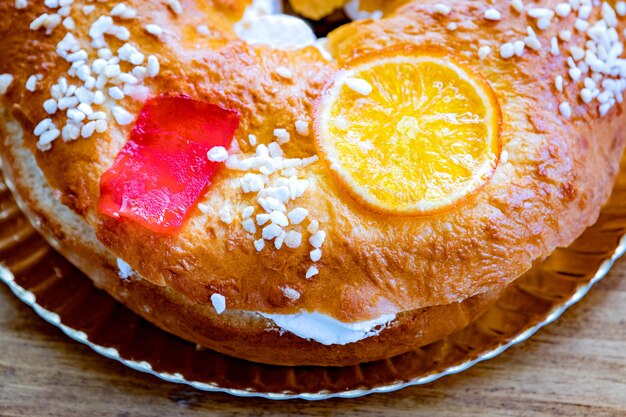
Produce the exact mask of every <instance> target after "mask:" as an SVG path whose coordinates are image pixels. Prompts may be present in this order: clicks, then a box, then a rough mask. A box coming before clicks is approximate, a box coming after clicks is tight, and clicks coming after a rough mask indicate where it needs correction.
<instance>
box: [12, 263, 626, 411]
mask: <svg viewBox="0 0 626 417" xmlns="http://www.w3.org/2000/svg"><path fill="white" fill-rule="evenodd" d="M207 415H210V416H227V415H237V416H240V415H251V416H252V415H254V416H263V415H268V416H269V415H272V416H273V415H307V416H318V415H334V416H344V415H362V416H382V415H405V416H416V415H424V416H455V417H458V416H466V415H467V416H469V415H472V416H474V415H479V416H545V415H550V416H561V415H562V416H590V415H593V416H594V417H600V416H610V417H615V416H626V260H625V259H623V260H622V261H620V262H619V263H618V264H617V265H616V267H615V268H614V270H613V272H612V273H611V274H610V275H609V276H608V277H607V278H605V279H604V280H603V281H602V282H601V283H600V284H598V285H597V286H596V287H595V288H594V289H593V290H592V292H591V293H590V294H589V295H588V296H587V297H586V298H585V299H584V300H583V301H582V302H581V303H580V304H578V305H576V306H574V307H573V308H572V309H570V310H569V311H568V312H567V313H566V314H565V315H564V316H563V317H562V318H561V319H559V321H558V322H557V323H555V324H553V325H551V326H548V327H547V328H545V329H544V330H542V331H540V332H539V333H538V334H537V335H535V337H533V338H532V339H530V340H529V341H527V342H525V343H523V344H522V345H520V346H517V347H514V348H512V349H510V350H509V351H507V352H505V353H504V354H502V355H501V356H499V357H497V358H495V359H493V360H490V361H488V362H484V363H482V364H479V365H477V366H475V367H474V368H472V369H470V370H469V371H467V372H464V373H462V374H459V375H455V376H450V377H446V378H444V379H441V380H439V381H436V382H435V383H432V384H430V385H427V386H424V387H415V388H408V389H405V390H403V391H400V392H397V393H393V394H385V395H374V396H370V397H366V398H361V399H354V400H331V401H324V402H311V403H307V402H304V401H289V402H271V401H265V400H260V399H240V398H234V397H230V396H228V395H224V394H206V393H202V392H198V391H195V390H193V389H189V388H186V387H183V386H179V385H174V384H170V383H166V382H162V381H160V380H157V379H156V378H154V377H151V376H147V375H143V374H140V373H138V372H135V371H133V370H131V369H128V368H126V367H124V366H122V365H120V364H118V363H116V362H114V361H111V360H108V359H105V358H103V357H101V356H99V355H97V354H96V353H94V352H92V351H91V350H90V349H89V348H87V347H85V346H82V345H80V344H78V343H76V342H73V341H71V340H70V339H68V338H67V337H65V336H64V335H63V334H61V332H60V331H59V330H57V329H56V328H54V327H53V326H51V325H49V324H47V323H45V322H44V321H43V320H42V319H40V318H39V317H38V316H37V315H36V314H35V313H34V312H33V311H32V310H31V309H30V308H28V307H27V306H25V305H24V304H22V303H21V302H19V301H18V300H17V299H16V298H15V297H14V296H13V295H12V294H11V293H10V291H9V290H8V289H7V288H6V287H5V286H4V285H0V416H3V417H4V416H7V417H8V416H18V417H30V416H63V417H66V416H80V417H88V416H98V417H100V416H118V417H123V416H129V417H130V416H132V417H137V416H150V417H152V416H159V417H165V416H167V417H169V416H207Z"/></svg>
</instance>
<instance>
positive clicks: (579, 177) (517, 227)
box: [0, 0, 626, 355]
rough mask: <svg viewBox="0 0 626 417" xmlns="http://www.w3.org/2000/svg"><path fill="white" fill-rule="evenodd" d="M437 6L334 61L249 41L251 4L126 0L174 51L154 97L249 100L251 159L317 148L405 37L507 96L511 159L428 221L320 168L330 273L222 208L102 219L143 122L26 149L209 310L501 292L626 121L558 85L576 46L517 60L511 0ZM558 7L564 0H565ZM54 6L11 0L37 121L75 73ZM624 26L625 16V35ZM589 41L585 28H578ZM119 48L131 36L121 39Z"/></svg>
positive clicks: (229, 183) (366, 32)
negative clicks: (344, 99) (351, 93)
mask: <svg viewBox="0 0 626 417" xmlns="http://www.w3.org/2000/svg"><path fill="white" fill-rule="evenodd" d="M435 3H437V2H436V1H413V2H411V3H409V4H407V5H405V6H403V7H402V8H400V9H399V10H397V11H396V12H394V13H393V14H392V15H390V16H388V17H387V18H386V19H383V20H381V21H377V22H373V21H362V22H355V23H352V24H350V25H346V26H344V27H342V28H340V29H339V30H338V31H336V32H335V33H332V34H331V35H330V37H329V44H328V47H329V49H330V51H331V52H332V53H333V55H334V56H335V58H336V62H328V61H326V60H324V59H323V57H322V56H321V54H320V53H319V52H318V50H317V49H315V48H313V47H309V48H304V49H301V50H297V51H279V50H272V49H271V48H269V47H265V46H254V47H253V46H249V45H247V44H245V43H244V42H242V41H240V40H237V39H236V38H235V36H234V34H233V31H232V28H231V26H232V23H233V21H234V20H235V19H236V18H237V16H239V15H240V13H241V8H240V7H239V6H240V5H241V4H242V3H240V2H236V1H234V0H233V1H231V2H227V1H222V2H213V3H207V2H203V1H191V0H188V1H183V2H182V5H183V8H184V10H185V13H183V14H181V15H176V14H174V13H172V12H171V11H170V10H169V9H168V8H167V7H166V6H164V5H163V4H161V3H160V2H147V1H140V0H132V1H129V2H127V4H128V5H129V6H132V7H135V8H136V9H138V10H141V13H139V14H138V16H137V17H136V18H135V21H134V24H133V25H132V26H130V27H129V29H130V31H131V37H132V40H133V42H136V43H137V44H139V45H140V46H141V49H142V50H143V51H144V52H145V53H146V54H154V55H156V56H158V58H159V60H160V62H161V73H160V75H159V76H158V77H157V78H154V79H150V80H147V81H146V82H145V83H146V85H147V86H148V87H149V88H150V89H151V93H152V94H154V95H156V94H160V93H168V92H180V93H186V94H189V95H191V96H192V97H195V98H199V99H208V100H210V101H213V102H215V103H220V104H222V105H224V106H226V107H232V108H236V109H237V110H239V111H240V112H241V114H242V124H241V126H240V128H239V130H238V132H237V133H236V137H237V138H238V139H240V140H239V146H240V147H241V151H242V152H244V153H245V152H250V151H251V148H250V146H249V145H248V144H247V142H246V141H245V140H242V139H243V138H246V137H247V135H248V134H255V135H256V136H257V137H258V138H259V141H260V142H261V143H268V142H269V141H270V140H272V136H273V135H272V132H273V130H274V129H275V128H278V127H282V128H286V129H288V130H289V131H290V132H291V137H292V140H291V141H290V142H289V143H288V144H286V145H284V146H283V149H284V150H285V152H286V153H287V154H288V155H289V156H291V157H302V156H308V155H311V154H313V153H314V152H315V147H314V144H313V137H312V133H311V134H310V135H309V136H304V137H303V136H300V135H297V134H295V129H294V128H293V126H294V122H295V121H296V120H304V121H308V122H309V123H310V124H311V121H312V113H313V103H314V102H315V99H316V98H317V97H318V95H319V94H320V92H321V91H322V89H323V87H324V85H325V83H326V82H327V80H328V79H329V77H330V76H331V75H332V74H333V72H335V71H336V69H337V68H338V67H339V66H341V65H343V63H345V62H347V61H349V60H351V59H353V58H354V57H356V56H359V55H361V54H364V53H366V52H368V51H373V50H376V49H380V48H384V47H386V46H390V45H397V44H402V43H408V44H418V45H422V46H424V45H425V46H432V47H438V48H445V49H449V50H453V51H456V53H460V54H462V55H463V56H464V58H465V59H466V60H467V61H468V63H469V65H471V66H472V67H473V68H475V69H476V70H477V71H480V72H481V73H482V74H483V75H484V76H485V78H486V79H487V80H488V81H489V82H490V83H491V85H492V87H493V89H494V90H495V92H496V94H497V96H498V100H499V102H500V105H501V107H502V113H503V117H504V125H503V145H504V147H503V149H504V150H505V151H506V152H507V154H508V155H509V157H508V162H506V163H502V164H501V165H500V166H499V168H498V170H497V172H496V173H495V175H494V177H493V178H492V180H491V182H490V183H489V184H487V186H485V187H484V188H483V189H482V191H481V192H480V193H479V194H478V195H476V196H475V197H474V198H472V199H471V200H469V201H468V202H467V203H466V204H464V205H463V206H461V207H458V208H456V209H454V210H452V211H450V212H447V213H444V214H441V215H438V216H432V217H427V218H389V217H385V216H379V215H376V214H373V213H370V212H368V211H365V210H364V209H362V208H361V207H360V206H359V205H358V204H357V203H355V202H354V201H352V200H351V199H350V198H349V197H347V196H346V195H345V193H343V192H342V191H341V190H340V189H338V187H337V185H336V184H335V183H334V182H333V181H332V179H331V177H330V175H329V173H328V172H327V170H326V169H325V167H324V165H323V164H322V163H316V164H314V165H312V166H310V167H309V168H308V169H309V172H308V175H309V178H310V180H311V183H312V186H311V188H309V190H308V191H307V193H306V194H304V196H303V197H302V198H301V199H300V200H299V203H298V204H299V205H300V206H303V207H306V208H307V209H308V210H309V211H310V212H311V215H312V217H314V218H317V219H319V221H320V224H321V225H322V227H323V228H324V230H325V231H326V233H327V239H326V241H325V243H324V247H323V252H324V256H323V258H322V260H321V261H320V262H319V270H320V274H319V275H318V276H316V277H315V278H314V279H311V280H306V279H304V278H303V277H304V274H305V272H306V268H308V263H307V262H306V261H307V260H308V255H309V254H308V248H306V247H304V246H303V247H301V248H300V249H296V250H292V251H289V252H285V251H280V252H279V251H275V250H274V249H273V248H269V249H266V250H264V251H263V252H262V253H257V251H256V250H255V249H254V246H253V245H252V240H251V238H250V237H249V236H248V235H247V233H246V232H244V231H243V229H242V228H241V224H240V220H235V222H234V223H233V224H232V225H225V224H224V223H222V222H220V221H219V219H218V218H217V215H215V216H214V217H211V216H203V215H201V213H200V212H199V211H198V212H194V214H193V215H192V216H191V219H190V220H189V222H188V223H187V224H186V225H185V226H184V228H183V229H182V230H181V231H180V233H178V234H176V235H174V236H161V235H156V234H154V233H150V232H148V231H147V230H145V229H143V228H141V227H140V226H137V225H134V224H131V223H120V222H118V221H116V220H113V219H110V218H106V217H104V216H102V215H101V214H99V213H98V211H97V209H96V203H97V201H98V196H99V179H100V176H101V175H102V173H103V172H104V171H105V170H106V169H108V168H109V167H110V166H111V164H112V163H113V160H114V158H115V156H116V155H117V153H118V151H119V150H120V148H121V147H122V146H123V145H124V143H125V141H126V138H127V137H128V132H129V129H130V127H129V126H126V127H120V126H117V125H115V124H114V123H112V124H110V127H109V129H108V131H107V132H106V133H104V134H98V135H95V136H94V137H92V138H90V139H85V140H83V139H79V140H77V141H73V142H63V141H61V140H57V141H55V142H54V144H53V147H52V149H51V150H50V151H47V152H39V151H36V148H35V144H36V138H35V137H34V136H33V135H32V134H30V133H29V134H27V135H26V137H25V140H26V145H27V146H28V148H29V149H31V150H33V152H35V153H36V157H37V161H38V164H39V167H40V168H41V170H42V171H43V173H44V174H45V176H46V179H47V181H48V182H49V184H50V186H51V187H52V188H53V189H54V190H55V192H56V193H57V194H58V196H59V198H60V199H61V201H62V202H63V203H64V204H66V205H67V206H68V207H70V208H71V209H72V210H74V211H75V212H76V213H78V214H79V215H81V216H82V217H83V218H84V219H85V220H86V221H87V222H88V223H89V225H90V226H91V227H92V228H93V229H94V230H95V231H96V234H97V236H98V238H99V239H100V240H101V241H102V242H103V243H104V245H105V246H106V247H107V248H109V249H110V250H111V251H112V252H113V253H114V254H115V255H116V256H118V257H120V258H122V259H124V260H125V261H126V262H128V263H129V264H130V265H131V266H132V267H133V269H135V270H136V271H137V272H138V273H139V274H140V275H141V276H142V277H143V278H144V279H145V280H147V281H149V282H150V283H152V284H154V285H155V286H159V287H162V288H163V291H166V290H167V291H168V292H169V293H171V294H176V297H181V298H184V299H185V300H186V301H185V302H188V303H191V304H193V305H195V304H198V305H200V306H209V307H210V297H211V295H213V294H214V293H219V294H222V295H224V296H225V297H226V300H227V303H228V308H229V309H234V310H248V311H261V312H267V313H285V314H286V313H295V312H298V311H302V310H304V311H318V312H321V313H324V314H327V315H329V316H332V317H334V318H336V319H338V320H341V321H346V322H353V321H364V320H369V319H372V318H374V317H378V316H380V315H382V314H388V313H402V312H408V311H416V310H420V309H423V308H426V307H434V306H441V305H448V304H451V303H457V302H462V301H464V300H467V299H469V298H470V297H473V296H476V295H478V294H482V293H488V292H497V291H499V290H500V289H502V288H503V287H505V286H506V285H508V284H509V283H510V282H512V281H513V280H515V279H516V278H517V277H519V276H520V275H521V274H522V273H523V272H525V271H526V270H527V269H528V268H530V266H531V264H532V263H533V262H534V261H535V260H537V259H539V258H542V257H545V256H547V255H548V254H549V253H551V252H552V251H553V250H554V249H555V248H556V247H558V246H565V245H568V244H569V243H570V242H572V241H573V240H574V239H575V238H576V237H577V236H579V235H580V233H582V231H583V230H584V229H585V228H586V227H587V226H589V225H591V224H592V223H593V222H594V221H595V220H596V218H597V216H598V213H599V210H600V207H601V205H602V204H603V203H604V202H605V201H606V199H607V198H608V196H609V193H610V190H611V187H612V184H613V182H614V179H615V176H616V174H617V171H618V167H619V160H620V156H621V154H622V152H623V149H624V144H625V137H624V133H623V132H622V131H621V130H620V127H621V126H622V125H623V124H624V122H626V117H625V116H624V114H623V105H621V104H618V105H616V106H615V107H614V108H613V109H612V110H610V112H609V113H608V114H607V115H606V116H604V117H603V118H600V117H599V116H598V115H597V111H596V109H595V108H592V107H591V106H589V105H586V104H584V103H582V102H581V101H579V100H578V98H577V96H578V94H579V88H578V87H576V86H575V85H574V83H568V84H567V85H566V86H565V88H564V91H563V93H558V92H557V91H556V90H555V89H554V86H553V85H554V82H553V80H554V77H555V74H557V73H563V72H565V69H566V68H567V64H566V56H565V55H563V54H562V55H558V56H554V55H552V54H551V53H550V52H549V50H546V49H542V50H540V51H528V52H526V54H525V55H524V56H523V57H521V58H519V59H517V58H516V59H512V60H503V59H500V57H499V56H498V54H497V51H498V49H499V45H500V44H501V43H502V42H504V41H506V40H509V39H518V38H523V37H524V36H525V34H526V25H527V23H528V22H526V18H524V17H520V15H518V14H516V12H515V11H513V10H512V9H511V8H510V2H509V1H508V0H501V1H496V2H494V5H495V6H496V7H497V8H498V9H499V10H500V11H501V12H502V14H503V18H502V19H501V20H500V21H498V22H486V21H485V20H484V18H483V13H484V9H485V6H484V5H483V3H482V2H476V1H471V0H453V1H448V2H447V4H449V5H450V6H451V7H452V12H451V13H450V14H449V15H448V16H446V17H445V18H444V17H442V16H441V15H440V14H438V13H436V12H435V11H434V7H435V6H434V5H435ZM544 3H545V5H547V6H550V7H553V6H555V5H556V4H557V3H558V2H557V1H556V0H549V1H545V2H544ZM75 4H77V5H79V4H80V2H75ZM115 4H116V2H112V1H109V2H98V3H94V5H95V6H96V7H97V11H96V12H94V13H95V15H97V14H98V13H106V12H107V11H108V10H110V9H111V7H112V6H113V5H115ZM43 11H44V8H43V6H40V5H38V4H37V5H34V4H33V5H31V6H30V7H29V8H27V9H25V10H21V11H19V12H18V11H16V10H15V9H14V8H13V1H9V0H1V1H0V16H3V17H2V18H1V19H0V39H3V49H2V50H1V51H0V73H10V74H13V75H14V76H15V82H14V84H13V86H12V88H11V89H10V90H9V92H8V94H7V95H5V96H4V97H2V103H3V106H4V107H5V108H7V109H10V110H11V112H12V114H13V115H14V117H15V118H17V119H18V120H19V121H20V122H21V123H22V125H23V126H24V128H25V130H26V131H27V132H32V131H33V128H34V126H35V125H36V124H37V122H38V121H39V120H42V119H44V118H45V117H47V115H46V114H45V112H44V111H43V110H42V103H43V101H44V100H45V99H46V98H47V91H48V89H49V87H50V85H51V84H52V83H53V82H55V81H56V79H57V78H58V77H59V76H61V75H62V74H64V73H65V72H66V71H67V67H68V64H67V63H66V62H64V61H63V60H62V59H61V58H59V57H58V56H57V55H56V54H55V52H54V49H55V45H56V44H57V42H59V40H61V38H62V37H63V34H64V31H62V30H56V31H54V32H53V33H52V34H51V35H50V36H45V35H44V34H43V32H41V31H39V32H33V31H30V30H29V29H28V25H29V23H30V22H31V21H32V20H33V19H34V18H35V17H36V16H38V15H39V14H40V13H42V12H43ZM593 13H594V14H597V13H600V12H599V10H594V12H593ZM574 18H575V17H574V16H573V15H571V16H570V17H568V18H565V19H562V20H559V21H554V22H553V23H552V25H551V26H550V27H549V28H548V29H547V30H545V31H544V32H541V33H540V34H539V36H540V38H541V40H542V43H544V44H546V43H548V44H549V40H550V38H551V37H553V36H556V35H557V33H558V32H559V31H560V30H561V29H564V28H571V27H572V23H573V19H574ZM448 21H454V22H455V23H456V24H457V28H456V30H454V31H451V30H450V29H449V28H448V27H447V25H446V23H447V22H448ZM206 22H208V25H209V26H210V28H211V29H212V30H213V31H214V32H215V33H216V36H214V37H211V38H202V37H198V36H196V34H195V31H194V29H193V28H195V26H196V25H197V24H200V23H206ZM76 23H77V25H78V28H77V29H76V30H75V31H74V32H75V34H76V36H77V38H79V39H85V38H86V32H87V30H88V24H87V19H85V20H84V21H81V20H79V19H76ZM148 23H157V24H158V25H159V26H161V27H163V28H165V29H166V34H165V35H164V36H162V38H161V40H157V39H155V38H154V37H151V36H148V35H147V34H146V33H145V32H144V30H143V29H142V27H143V26H144V25H146V24H148ZM623 29H624V25H623V24H621V23H620V26H619V30H618V31H619V32H620V33H621V31H622V30H623ZM580 36H581V35H580V34H578V33H577V32H575V33H574V34H573V39H579V40H580V39H582V38H580ZM25 39H28V40H29V41H28V42H25V41H24V40H25ZM111 43H112V44H115V46H116V47H119V46H120V45H121V43H122V42H118V43H115V42H111ZM484 45H490V46H491V48H492V49H493V50H494V51H496V52H494V53H493V54H492V55H490V56H489V57H487V59H485V60H482V61H481V60H480V59H479V58H478V54H477V51H478V48H479V47H480V46H484ZM279 66H285V67H288V68H289V69H290V70H291V71H292V72H293V76H292V77H291V78H290V79H285V78H283V77H280V76H278V75H277V74H276V71H275V70H276V68H277V67H279ZM34 73H43V74H45V77H44V78H43V80H41V81H40V83H39V89H38V90H37V91H36V92H35V93H30V92H28V91H26V90H25V88H24V84H25V82H26V79H27V78H28V77H29V76H30V75H31V74H34ZM564 100H567V101H568V102H569V103H572V104H573V107H572V114H573V116H572V119H571V120H570V121H567V120H565V119H564V118H563V117H562V116H561V115H560V114H559V111H558V107H559V103H560V102H562V101H564ZM125 105H126V107H127V108H128V109H129V110H131V112H137V111H138V109H139V107H140V105H141V103H140V102H137V101H132V100H127V102H125ZM238 178H239V173H236V172H232V171H229V170H222V171H221V172H220V174H219V176H218V177H216V178H215V180H214V181H213V184H212V186H211V188H210V189H209V190H208V192H207V194H206V196H205V198H204V199H203V203H204V204H206V205H207V206H208V207H209V211H210V212H211V213H217V212H218V211H219V208H220V207H221V206H222V205H223V204H224V202H229V203H230V204H231V205H232V207H233V208H234V212H235V213H240V212H241V211H242V209H243V208H244V207H246V206H248V205H249V204H250V198H249V197H247V196H246V195H244V194H242V193H241V191H240V190H239V184H238ZM305 236H307V235H306V232H305ZM154 254H158V256H154ZM287 286H288V287H290V288H293V289H296V290H297V291H298V292H299V293H300V294H301V297H300V298H299V299H298V300H292V299H290V298H288V297H286V296H285V294H284V293H283V292H282V291H281V289H280V288H281V287H287ZM329 294H331V295H332V296H329ZM165 313H168V314H172V315H174V314H179V312H178V311H177V312H172V311H169V310H167V311H165V312H164V314H165ZM206 319H207V320H212V319H213V318H211V317H209V316H207V317H206ZM160 320H164V319H163V318H161V319H160ZM161 325H163V324H161ZM170 330H172V331H174V332H176V329H171V328H170ZM187 330H188V329H185V331H187ZM183 336H184V335H183ZM372 343H376V342H372ZM244 354H247V353H244ZM242 355H243V354H242Z"/></svg>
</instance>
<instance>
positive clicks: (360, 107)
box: [316, 48, 501, 216]
mask: <svg viewBox="0 0 626 417" xmlns="http://www.w3.org/2000/svg"><path fill="white" fill-rule="evenodd" d="M500 125H501V113H500V107H499V105H498V101H497V98H496V96H495V94H494V92H493V90H492V89H491V87H490V86H489V84H488V83H487V81H485V79H484V78H482V76H480V75H479V74H478V73H477V72H476V71H474V70H472V69H470V68H469V67H467V66H466V65H465V64H463V63H461V62H460V61H459V60H458V59H456V58H454V57H452V56H450V55H446V54H441V53H437V52H432V51H427V50H416V49H412V48H402V49H396V50H391V51H386V52H382V53H374V54H372V55H368V56H366V57H364V58H361V59H359V60H357V61H355V62H353V63H351V64H350V65H349V68H348V69H346V70H343V71H341V72H339V73H338V74H337V75H336V77H335V78H334V80H333V81H332V82H331V83H330V84H329V86H328V87H327V88H326V90H325V92H324V94H323V95H322V97H321V98H320V100H319V102H318V104H317V114H316V136H317V146H318V151H319V153H320V155H321V156H322V158H323V159H324V160H325V161H326V163H327V164H328V166H329V168H330V170H331V171H332V173H333V174H334V175H335V177H336V178H337V179H338V181H339V184H340V185H341V187H342V188H344V189H345V190H346V191H347V192H348V193H349V194H350V195H351V196H352V197H354V198H355V199H356V200H357V201H359V202H360V203H362V204H363V205H364V206H365V207H366V208H369V209H370V210H373V211H376V212H379V213H386V214H394V215H406V216H420V215H430V214H434V213H437V212H441V211H444V210H447V209H450V208H452V207H454V206H456V205H458V204H459V203H460V202H461V201H463V200H464V199H466V198H467V197H469V196H471V195H473V194H475V193H476V192H477V191H478V190H479V189H480V188H481V186H483V185H484V184H485V183H486V182H487V181H488V180H489V179H490V177H491V176H492V175H493V172H494V171H495V168H496V166H497V163H498V161H499V158H500V151H501V141H500Z"/></svg>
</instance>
